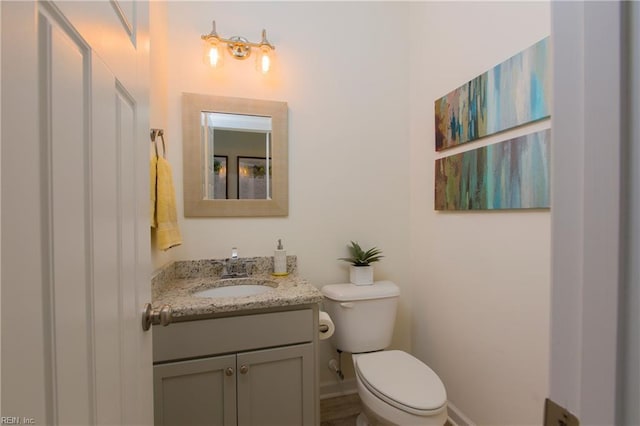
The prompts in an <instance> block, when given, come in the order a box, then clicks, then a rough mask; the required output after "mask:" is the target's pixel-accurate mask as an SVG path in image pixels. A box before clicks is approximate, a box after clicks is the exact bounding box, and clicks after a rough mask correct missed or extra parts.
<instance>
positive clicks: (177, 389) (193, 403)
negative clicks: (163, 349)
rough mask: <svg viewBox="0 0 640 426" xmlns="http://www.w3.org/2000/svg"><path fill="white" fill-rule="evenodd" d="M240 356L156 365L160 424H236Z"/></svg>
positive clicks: (156, 412)
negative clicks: (237, 372) (237, 377)
mask: <svg viewBox="0 0 640 426" xmlns="http://www.w3.org/2000/svg"><path fill="white" fill-rule="evenodd" d="M235 368H236V356H235V355H225V356H219V357H214V358H205V359H198V360H192V361H181V362H172V363H169V364H163V365H156V366H155V367H154V369H153V370H154V371H153V381H154V384H153V387H154V408H155V410H154V417H155V424H156V425H216V426H217V425H220V426H223V425H224V426H227V425H235V424H236V377H235V374H233V372H234V371H235Z"/></svg>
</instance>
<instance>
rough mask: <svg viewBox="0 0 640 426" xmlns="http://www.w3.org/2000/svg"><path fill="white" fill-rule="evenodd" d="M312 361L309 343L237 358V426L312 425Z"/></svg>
mask: <svg viewBox="0 0 640 426" xmlns="http://www.w3.org/2000/svg"><path fill="white" fill-rule="evenodd" d="M312 360H313V348H312V345H311V344H310V343H307V344H303V345H296V346H289V347H284V348H275V349H265V350H262V351H255V352H246V353H242V354H238V372H239V373H240V374H239V375H238V425H239V426H265V425H274V426H275V425H283V426H284V425H313V424H314V419H313V410H314V407H313V402H314V401H313V399H311V398H310V397H309V396H310V395H314V394H315V393H314V392H313V382H314V380H313V366H312V364H311V362H312ZM243 367H246V369H243Z"/></svg>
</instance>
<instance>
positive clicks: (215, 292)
mask: <svg viewBox="0 0 640 426" xmlns="http://www.w3.org/2000/svg"><path fill="white" fill-rule="evenodd" d="M271 290H273V287H270V286H268V285H257V284H238V285H228V286H224V287H214V288H209V289H207V290H201V291H197V292H195V293H193V295H194V296H196V297H243V296H255V295H257V294H262V293H266V292H268V291H271Z"/></svg>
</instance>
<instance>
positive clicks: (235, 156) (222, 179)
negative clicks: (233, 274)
mask: <svg viewBox="0 0 640 426" xmlns="http://www.w3.org/2000/svg"><path fill="white" fill-rule="evenodd" d="M288 111H289V110H288V106H287V103H286V102H278V101H266V100H258V99H245V98H233V97H225V96H213V95H201V94H195V93H183V94H182V135H183V141H182V147H183V170H184V172H183V173H184V179H183V184H184V188H183V189H184V215H185V217H220V216H226V217H251V216H254V217H260V216H287V215H288V214H289V179H288V176H289V158H288V157H289V140H288V127H289V126H288V123H289V118H288V115H289V112H288Z"/></svg>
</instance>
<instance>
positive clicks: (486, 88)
mask: <svg viewBox="0 0 640 426" xmlns="http://www.w3.org/2000/svg"><path fill="white" fill-rule="evenodd" d="M548 45H549V37H547V38H544V39H542V40H541V41H539V42H538V43H536V44H534V45H533V46H531V47H529V48H528V49H526V50H524V51H522V52H520V53H518V54H517V55H515V56H512V57H511V58H509V59H507V60H506V61H504V62H502V63H501V64H499V65H496V66H495V67H493V68H492V69H491V70H489V71H487V72H485V73H484V74H482V75H480V76H478V77H476V78H474V79H473V80H471V81H469V82H467V83H466V84H464V85H462V86H460V87H458V88H457V89H455V90H454V91H452V92H450V93H449V94H447V95H445V96H443V97H442V98H440V99H438V100H436V101H435V125H436V151H441V150H443V149H447V148H451V147H454V146H458V145H460V144H463V143H467V142H471V141H473V140H476V139H479V138H482V137H484V136H487V135H492V134H494V133H498V132H501V131H503V130H507V129H511V128H513V127H517V126H521V125H523V124H526V123H531V122H533V121H537V120H540V119H543V118H545V117H548V116H549V104H550V96H551V87H550V86H551V75H550V73H551V70H550V66H549V61H550V56H549V47H548Z"/></svg>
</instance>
